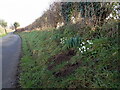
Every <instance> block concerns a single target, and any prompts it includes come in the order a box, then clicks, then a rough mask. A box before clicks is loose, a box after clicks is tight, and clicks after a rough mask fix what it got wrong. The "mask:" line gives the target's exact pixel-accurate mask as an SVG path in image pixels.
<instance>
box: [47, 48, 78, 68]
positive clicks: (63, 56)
mask: <svg viewBox="0 0 120 90" xmlns="http://www.w3.org/2000/svg"><path fill="white" fill-rule="evenodd" d="M75 54H76V52H75V51H74V50H69V51H67V52H62V53H60V54H58V55H56V56H53V57H52V58H50V59H49V60H48V62H49V64H48V70H52V69H53V68H54V67H55V66H56V65H58V64H61V63H62V62H64V61H69V60H70V59H71V57H73V56H74V55H75ZM51 62H52V64H51Z"/></svg>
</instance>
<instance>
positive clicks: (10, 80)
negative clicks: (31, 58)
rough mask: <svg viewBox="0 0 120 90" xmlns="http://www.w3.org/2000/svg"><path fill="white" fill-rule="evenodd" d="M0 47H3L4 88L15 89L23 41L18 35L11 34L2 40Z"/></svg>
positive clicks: (0, 40)
mask: <svg viewBox="0 0 120 90" xmlns="http://www.w3.org/2000/svg"><path fill="white" fill-rule="evenodd" d="M0 47H2V88H14V87H15V84H16V78H17V77H16V75H17V66H18V63H19V58H20V53H21V39H20V37H19V36H18V35H15V34H13V33H9V34H8V35H7V36H5V37H3V38H1V39H0Z"/></svg>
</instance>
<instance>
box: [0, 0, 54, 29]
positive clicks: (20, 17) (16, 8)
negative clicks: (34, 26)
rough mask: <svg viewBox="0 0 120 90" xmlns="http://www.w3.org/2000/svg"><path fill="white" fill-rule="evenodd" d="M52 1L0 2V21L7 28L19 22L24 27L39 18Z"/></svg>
mask: <svg viewBox="0 0 120 90" xmlns="http://www.w3.org/2000/svg"><path fill="white" fill-rule="evenodd" d="M53 1H54V0H0V19H3V20H5V21H6V22H7V23H8V26H10V25H11V24H13V23H14V22H19V23H20V26H21V27H25V26H27V25H29V24H31V23H32V22H34V21H35V19H37V18H38V17H40V16H41V15H42V14H43V12H44V11H45V10H46V9H48V8H49V5H50V4H51V3H52V2H53Z"/></svg>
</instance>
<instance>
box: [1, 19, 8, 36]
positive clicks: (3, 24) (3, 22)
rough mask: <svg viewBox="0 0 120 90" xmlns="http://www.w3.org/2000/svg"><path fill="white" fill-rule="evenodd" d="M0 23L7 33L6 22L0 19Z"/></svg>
mask: <svg viewBox="0 0 120 90" xmlns="http://www.w3.org/2000/svg"><path fill="white" fill-rule="evenodd" d="M0 25H1V26H2V27H3V28H4V30H5V33H6V34H7V30H6V27H7V22H5V21H4V20H0Z"/></svg>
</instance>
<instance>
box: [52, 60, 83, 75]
mask: <svg viewBox="0 0 120 90" xmlns="http://www.w3.org/2000/svg"><path fill="white" fill-rule="evenodd" d="M80 64H81V62H76V63H75V64H68V65H66V66H65V67H64V68H62V69H61V70H59V71H58V72H54V73H53V75H54V76H55V77H65V76H67V75H69V74H71V73H73V72H74V71H75V70H76V69H77V68H78V67H79V66H80Z"/></svg>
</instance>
